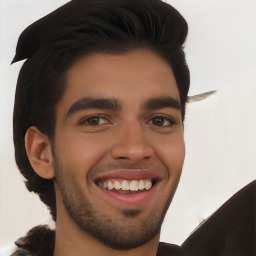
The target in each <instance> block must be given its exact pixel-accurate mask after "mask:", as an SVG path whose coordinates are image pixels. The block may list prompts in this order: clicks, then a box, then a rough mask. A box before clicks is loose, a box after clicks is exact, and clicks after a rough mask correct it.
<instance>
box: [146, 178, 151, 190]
mask: <svg viewBox="0 0 256 256" xmlns="http://www.w3.org/2000/svg"><path fill="white" fill-rule="evenodd" d="M151 188H152V181H151V180H147V181H146V183H145V189H146V190H150V189H151Z"/></svg>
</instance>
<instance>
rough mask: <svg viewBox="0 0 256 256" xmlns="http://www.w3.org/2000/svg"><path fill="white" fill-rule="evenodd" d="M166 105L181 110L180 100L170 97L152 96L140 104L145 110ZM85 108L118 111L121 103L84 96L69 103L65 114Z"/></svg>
mask: <svg viewBox="0 0 256 256" xmlns="http://www.w3.org/2000/svg"><path fill="white" fill-rule="evenodd" d="M167 107H169V108H175V109H178V110H181V104H180V102H179V101H177V100H176V99H174V98H172V97H159V98H152V99H149V100H148V101H146V102H145V103H144V104H143V105H142V109H145V110H156V109H161V108H167ZM86 109H103V110H115V111H120V110H121V109H122V107H121V104H120V103H119V102H118V101H117V100H116V99H112V98H110V99H104V98H93V97H84V98H81V99H79V100H78V101H76V102H75V103H73V104H72V105H71V107H70V108H69V110H68V112H67V116H71V115H73V114H75V113H77V112H79V111H83V110H86Z"/></svg>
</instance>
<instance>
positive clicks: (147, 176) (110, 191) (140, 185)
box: [94, 170, 161, 207]
mask: <svg viewBox="0 0 256 256" xmlns="http://www.w3.org/2000/svg"><path fill="white" fill-rule="evenodd" d="M160 181H161V178H160V177H159V175H158V174H157V173H155V172H150V171H140V170H139V171H131V170H121V171H114V172H111V173H108V174H107V175H106V176H104V177H103V176H102V177H97V178H96V179H95V180H94V183H95V185H96V187H97V188H98V191H99V192H100V194H101V198H102V199H103V200H104V201H106V202H109V203H111V204H112V203H113V204H115V205H117V206H118V207H120V206H121V205H123V206H125V207H135V206H136V207H140V206H143V205H145V204H146V203H148V202H149V201H150V200H151V199H152V198H153V196H154V194H155V192H156V188H157V186H158V183H159V182H160Z"/></svg>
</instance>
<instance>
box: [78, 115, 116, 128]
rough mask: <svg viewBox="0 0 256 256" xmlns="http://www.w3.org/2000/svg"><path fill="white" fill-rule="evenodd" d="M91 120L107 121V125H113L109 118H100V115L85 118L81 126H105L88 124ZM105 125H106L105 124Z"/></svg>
mask: <svg viewBox="0 0 256 256" xmlns="http://www.w3.org/2000/svg"><path fill="white" fill-rule="evenodd" d="M90 119H98V120H99V119H105V120H107V122H106V123H111V122H110V121H109V120H108V118H107V117H105V116H100V115H94V116H89V117H86V118H84V119H83V120H82V121H81V122H80V123H79V125H88V126H99V125H103V124H88V123H87V122H88V121H89V120H90ZM104 124H105V123H104Z"/></svg>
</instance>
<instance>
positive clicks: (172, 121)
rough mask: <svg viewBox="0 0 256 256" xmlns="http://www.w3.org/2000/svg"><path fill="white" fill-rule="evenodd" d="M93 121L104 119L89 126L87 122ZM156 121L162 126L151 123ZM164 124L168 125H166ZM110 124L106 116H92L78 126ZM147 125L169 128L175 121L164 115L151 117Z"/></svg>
mask: <svg viewBox="0 0 256 256" xmlns="http://www.w3.org/2000/svg"><path fill="white" fill-rule="evenodd" d="M93 119H95V120H98V121H99V120H102V119H104V121H103V123H102V122H100V123H96V124H89V123H88V121H90V120H91V121H92V120H93ZM156 119H161V120H162V121H163V122H164V123H163V125H156V124H154V123H153V120H156ZM166 122H167V123H168V124H166ZM110 123H111V122H110V121H109V119H108V118H107V117H106V116H101V115H93V116H89V117H86V118H84V119H83V120H82V121H81V122H80V123H79V125H87V126H100V125H104V124H110ZM147 124H150V125H153V126H156V127H161V128H163V127H171V126H173V125H175V124H176V122H175V120H174V119H173V118H171V117H167V116H164V115H156V116H153V117H151V118H150V119H149V121H147Z"/></svg>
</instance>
